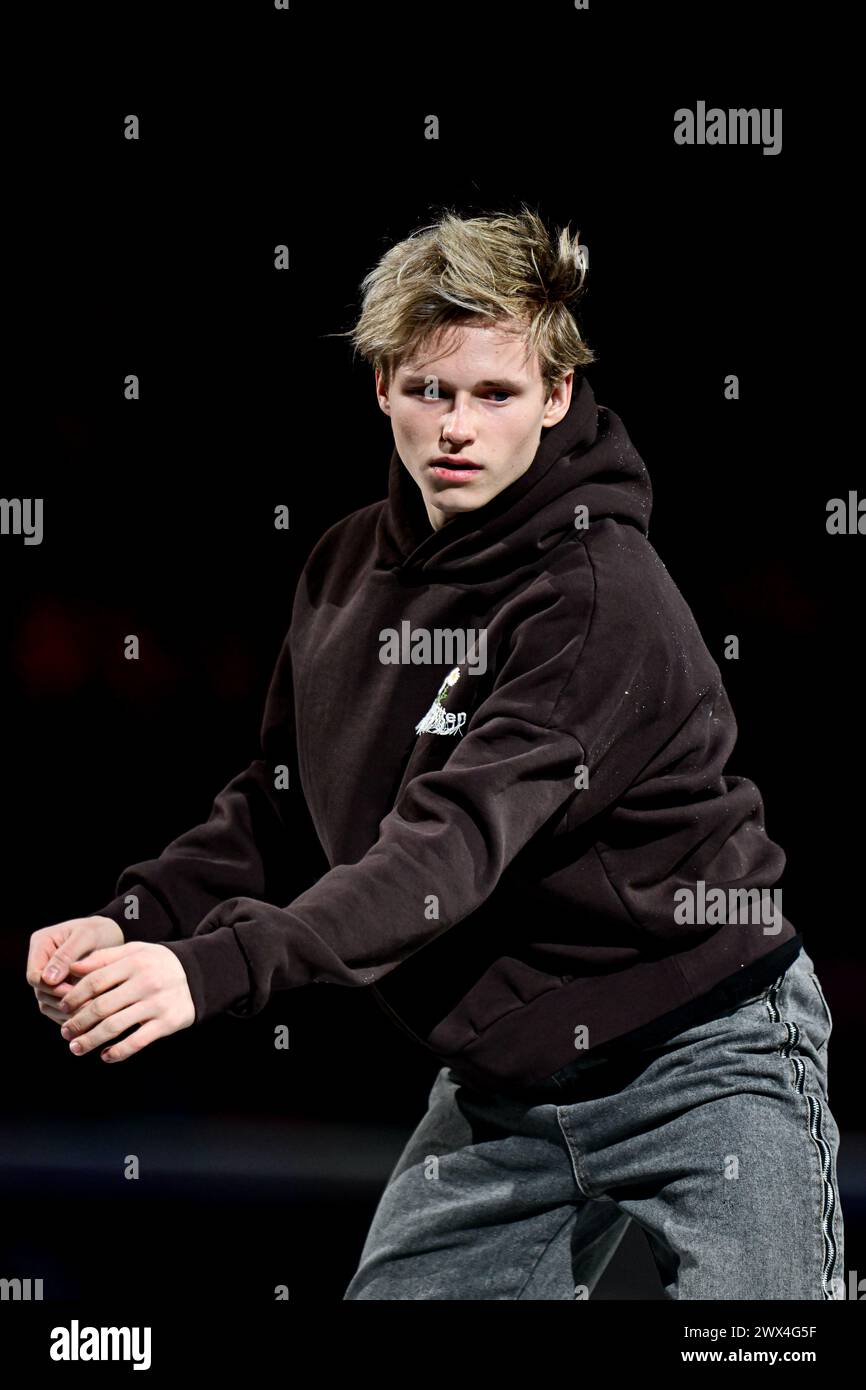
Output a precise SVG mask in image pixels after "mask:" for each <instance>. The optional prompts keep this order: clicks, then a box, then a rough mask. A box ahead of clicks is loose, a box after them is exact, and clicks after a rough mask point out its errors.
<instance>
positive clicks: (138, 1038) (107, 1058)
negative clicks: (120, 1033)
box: [100, 1018, 164, 1062]
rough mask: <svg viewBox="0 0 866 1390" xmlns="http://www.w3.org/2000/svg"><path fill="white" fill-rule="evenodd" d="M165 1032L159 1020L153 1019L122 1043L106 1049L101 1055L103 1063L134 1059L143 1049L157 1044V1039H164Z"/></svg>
mask: <svg viewBox="0 0 866 1390" xmlns="http://www.w3.org/2000/svg"><path fill="white" fill-rule="evenodd" d="M163 1036H164V1034H163V1030H162V1028H161V1026H160V1024H159V1022H158V1021H157V1019H155V1018H154V1019H151V1020H150V1022H149V1023H142V1025H141V1027H140V1028H136V1030H135V1032H134V1033H130V1035H129V1037H128V1038H124V1039H123V1041H122V1042H117V1043H114V1044H113V1046H112V1047H110V1048H106V1049H105V1051H104V1052H102V1053H101V1054H100V1055H101V1057H102V1060H103V1062H125V1061H126V1059H127V1057H133V1056H134V1055H135V1053H136V1052H141V1050H142V1048H144V1047H147V1046H148V1045H149V1044H150V1043H152V1042H156V1039H157V1038H161V1037H163Z"/></svg>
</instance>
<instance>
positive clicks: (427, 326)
mask: <svg viewBox="0 0 866 1390" xmlns="http://www.w3.org/2000/svg"><path fill="white" fill-rule="evenodd" d="M579 236H580V233H579V232H575V233H574V235H573V236H572V235H571V234H570V231H569V228H568V226H566V227H565V228H563V229H559V230H558V231H557V233H556V235H555V236H551V234H550V232H549V231H548V230H547V228H546V227H545V225H544V223H543V222H542V220H541V218H540V217H539V215H538V214H537V213H536V212H533V211H532V210H531V209H529V208H528V207H527V206H526V205H525V204H521V210H520V212H519V213H515V214H507V213H490V214H485V215H483V216H479V217H468V218H463V217H459V216H458V215H457V214H456V213H455V212H453V211H450V210H446V211H445V212H444V213H443V215H442V216H441V217H440V218H439V220H438V221H436V222H433V223H430V224H429V225H427V226H424V227H419V228H417V229H416V230H415V231H414V232H412V233H410V235H409V236H408V237H407V238H406V239H405V240H404V241H400V242H398V243H397V244H396V245H395V246H392V247H390V248H389V250H387V251H386V252H385V254H384V255H383V256H382V258H381V260H380V261H379V263H378V264H377V265H376V266H374V268H373V269H372V270H371V271H370V272H369V274H368V275H366V276H365V278H364V280H363V281H362V283H361V287H360V288H361V294H362V308H361V313H360V316H359V318H358V321H357V323H356V324H355V327H354V328H353V329H352V330H351V331H350V332H349V333H346V334H338V335H335V336H341V337H348V338H350V339H351V341H352V343H353V345H354V350H355V353H356V354H357V355H359V356H360V357H362V358H363V360H364V361H365V362H369V363H370V364H371V365H372V366H373V367H374V368H375V369H377V370H379V371H380V372H381V373H382V378H383V382H384V385H385V387H386V388H387V387H388V386H389V385H390V382H391V379H392V375H393V373H394V372H395V371H396V369H397V368H398V367H399V365H400V364H401V363H402V362H404V361H419V360H421V357H422V354H423V352H424V349H425V347H426V346H427V344H428V342H429V341H430V339H431V338H432V337H433V335H434V334H435V333H436V332H437V331H438V330H439V329H442V328H449V327H451V326H453V325H457V324H459V323H465V322H466V320H467V319H470V318H471V317H472V316H473V315H477V316H478V321H479V324H485V325H486V324H487V323H491V322H495V323H496V325H497V326H499V327H501V328H503V330H505V331H513V332H516V333H520V332H523V333H526V334H527V337H526V343H527V361H528V360H529V359H530V358H531V356H532V353H533V351H535V352H537V353H538V361H539V365H540V369H541V376H542V380H543V383H544V398H545V400H548V399H549V397H550V393H551V391H552V389H553V387H554V386H555V385H556V384H557V383H558V382H559V381H561V380H562V378H563V377H564V376H565V375H566V373H567V372H569V371H571V370H573V369H576V370H578V371H580V370H581V369H582V368H584V367H586V366H588V365H589V363H590V362H594V361H595V353H593V351H592V349H591V348H589V347H588V346H587V345H586V343H585V342H584V340H583V338H582V337H581V334H580V331H579V329H578V326H577V322H576V320H575V317H574V313H573V310H574V308H575V306H576V304H577V301H578V300H579V299H580V297H581V295H582V294H583V292H584V279H585V277H586V271H587V265H588V256H587V250H586V247H585V246H581V245H579ZM509 321H510V322H509ZM527 330H528V331H527ZM455 347H456V343H455ZM452 350H453V349H452Z"/></svg>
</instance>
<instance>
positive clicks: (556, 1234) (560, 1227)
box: [515, 1212, 572, 1302]
mask: <svg viewBox="0 0 866 1390" xmlns="http://www.w3.org/2000/svg"><path fill="white" fill-rule="evenodd" d="M571 1219H572V1213H571V1212H568V1213H567V1214H566V1216H565V1217H564V1218H563V1220H562V1221H561V1222H560V1224H559V1225H558V1226H557V1228H556V1230H555V1231H554V1233H553V1235H552V1236H550V1237H549V1239H548V1240H546V1241H545V1242H544V1248H543V1249H542V1250H540V1251H539V1252H538V1255H537V1256H536V1258H535V1260H534V1261H533V1265H532V1268H531V1269H530V1271H529V1273H528V1274H527V1276H526V1278H525V1279H524V1281H523V1283H522V1284H521V1285H520V1288H519V1289H518V1290H517V1295H516V1298H515V1302H517V1301H518V1300H519V1298H520V1295H521V1294H522V1293H523V1290H524V1289H525V1288H526V1287H527V1286H528V1284H529V1281H530V1279H531V1278H532V1276H533V1274H534V1273H535V1271H536V1269H537V1268H538V1266H539V1264H540V1263H541V1260H542V1259H543V1258H544V1256H545V1255H546V1254H547V1251H548V1250H549V1249H550V1247H551V1245H552V1244H553V1242H554V1241H555V1240H556V1239H557V1238H558V1237H559V1235H560V1234H561V1232H562V1230H563V1229H564V1227H566V1226H567V1225H568V1223H569V1221H570V1220H571Z"/></svg>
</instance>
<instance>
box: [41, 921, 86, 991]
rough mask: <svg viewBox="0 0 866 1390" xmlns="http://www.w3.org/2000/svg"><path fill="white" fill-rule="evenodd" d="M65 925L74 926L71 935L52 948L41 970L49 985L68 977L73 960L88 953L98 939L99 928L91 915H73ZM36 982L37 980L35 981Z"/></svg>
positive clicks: (44, 979) (44, 981)
mask: <svg viewBox="0 0 866 1390" xmlns="http://www.w3.org/2000/svg"><path fill="white" fill-rule="evenodd" d="M63 925H64V927H70V926H71V927H72V930H71V931H70V932H69V935H68V936H67V937H66V939H65V940H64V941H63V942H61V944H60V945H59V946H58V947H57V949H56V950H51V948H50V943H46V944H47V945H49V950H50V955H49V958H48V961H47V963H46V964H45V968H44V969H43V970H42V972H41V976H40V978H41V980H42V982H43V983H45V984H48V985H56V984H57V983H58V982H59V981H60V980H63V979H65V978H66V975H67V974H68V972H69V967H70V965H71V964H72V962H73V961H75V960H78V958H79V957H80V956H83V955H86V954H87V952H88V951H90V950H91V949H92V948H93V946H94V945H95V943H96V941H97V939H98V938H97V928H96V926H95V925H94V922H93V919H92V918H89V917H71V918H70V919H69V921H68V922H66V923H64V924H63ZM34 983H35V982H34Z"/></svg>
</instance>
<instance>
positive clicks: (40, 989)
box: [33, 980, 75, 1004]
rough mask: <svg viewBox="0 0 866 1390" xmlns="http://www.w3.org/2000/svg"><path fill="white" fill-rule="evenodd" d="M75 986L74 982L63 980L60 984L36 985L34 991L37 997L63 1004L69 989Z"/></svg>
mask: <svg viewBox="0 0 866 1390" xmlns="http://www.w3.org/2000/svg"><path fill="white" fill-rule="evenodd" d="M74 988H75V984H74V982H72V981H70V980H61V981H60V984H59V985H34V987H33V992H34V994H35V995H36V998H37V999H46V1000H48V1001H53V1002H54V1003H55V1004H61V1003H62V1002H63V1000H64V999H65V998H66V996H67V994H68V993H69V991H70V990H71V989H74Z"/></svg>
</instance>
